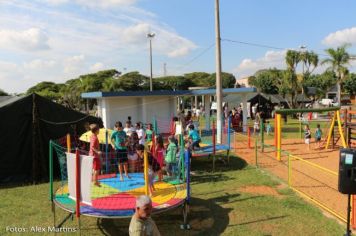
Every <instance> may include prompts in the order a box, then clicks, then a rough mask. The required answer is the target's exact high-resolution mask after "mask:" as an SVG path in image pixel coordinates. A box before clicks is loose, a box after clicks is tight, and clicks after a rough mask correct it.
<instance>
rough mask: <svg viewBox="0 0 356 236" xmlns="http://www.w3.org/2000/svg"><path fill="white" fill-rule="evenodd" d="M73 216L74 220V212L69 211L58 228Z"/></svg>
mask: <svg viewBox="0 0 356 236" xmlns="http://www.w3.org/2000/svg"><path fill="white" fill-rule="evenodd" d="M69 218H71V219H72V220H73V213H69V214H68V215H67V216H66V217H65V218H64V219H63V220H62V222H61V223H59V224H58V225H57V226H56V228H62V225H63V224H64V223H65V222H66V221H67V220H68V219H69Z"/></svg>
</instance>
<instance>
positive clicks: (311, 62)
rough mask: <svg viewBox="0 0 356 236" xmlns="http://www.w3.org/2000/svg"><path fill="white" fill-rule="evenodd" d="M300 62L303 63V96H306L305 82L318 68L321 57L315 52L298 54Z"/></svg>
mask: <svg viewBox="0 0 356 236" xmlns="http://www.w3.org/2000/svg"><path fill="white" fill-rule="evenodd" d="M298 53H299V57H300V61H301V62H302V63H303V74H302V79H301V81H300V82H301V84H302V86H301V87H302V94H304V88H305V85H304V81H305V80H306V79H308V77H309V76H310V75H311V74H312V73H313V71H314V70H315V68H316V67H317V66H318V63H319V57H318V55H317V54H316V53H314V52H312V51H311V52H309V51H305V52H298Z"/></svg>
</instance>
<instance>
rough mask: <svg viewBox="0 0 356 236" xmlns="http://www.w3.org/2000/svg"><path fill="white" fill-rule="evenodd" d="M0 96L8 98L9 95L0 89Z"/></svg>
mask: <svg viewBox="0 0 356 236" xmlns="http://www.w3.org/2000/svg"><path fill="white" fill-rule="evenodd" d="M0 96H9V94H8V93H7V92H5V91H4V90H2V89H0Z"/></svg>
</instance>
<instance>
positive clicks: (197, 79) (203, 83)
mask: <svg viewBox="0 0 356 236" xmlns="http://www.w3.org/2000/svg"><path fill="white" fill-rule="evenodd" d="M184 77H185V78H187V79H189V80H190V81H191V84H192V87H194V86H199V87H210V86H213V84H210V83H209V77H210V74H209V73H206V72H193V73H188V74H185V75H184ZM214 84H215V83H214Z"/></svg>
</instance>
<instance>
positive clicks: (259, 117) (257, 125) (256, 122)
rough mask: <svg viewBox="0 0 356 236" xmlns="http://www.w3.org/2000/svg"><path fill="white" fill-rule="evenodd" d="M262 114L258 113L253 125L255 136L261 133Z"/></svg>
mask: <svg viewBox="0 0 356 236" xmlns="http://www.w3.org/2000/svg"><path fill="white" fill-rule="evenodd" d="M260 122H261V114H260V112H259V111H258V112H257V113H256V115H255V122H254V123H253V134H254V135H255V134H256V133H258V132H259V131H260Z"/></svg>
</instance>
